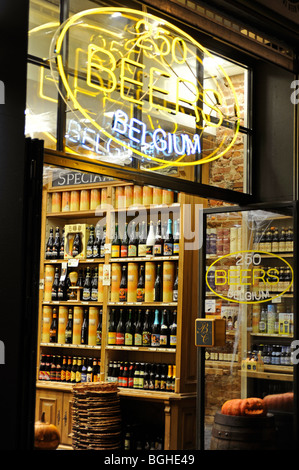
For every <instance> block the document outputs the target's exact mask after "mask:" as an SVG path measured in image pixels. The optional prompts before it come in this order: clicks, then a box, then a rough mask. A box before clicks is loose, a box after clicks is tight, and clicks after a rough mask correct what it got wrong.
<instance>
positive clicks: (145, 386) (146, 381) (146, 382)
mask: <svg viewBox="0 0 299 470" xmlns="http://www.w3.org/2000/svg"><path fill="white" fill-rule="evenodd" d="M149 369H150V365H149V363H148V362H147V363H146V364H145V366H144V376H143V389H144V390H148V389H149Z"/></svg>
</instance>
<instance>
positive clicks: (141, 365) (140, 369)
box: [138, 362, 144, 390]
mask: <svg viewBox="0 0 299 470" xmlns="http://www.w3.org/2000/svg"><path fill="white" fill-rule="evenodd" d="M143 387H144V362H141V364H140V368H139V384H138V388H139V389H141V390H142V389H143Z"/></svg>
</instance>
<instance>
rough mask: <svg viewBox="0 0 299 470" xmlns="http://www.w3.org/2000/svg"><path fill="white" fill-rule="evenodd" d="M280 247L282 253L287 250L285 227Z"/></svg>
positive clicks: (282, 230)
mask: <svg viewBox="0 0 299 470" xmlns="http://www.w3.org/2000/svg"><path fill="white" fill-rule="evenodd" d="M278 248H279V251H280V252H281V253H283V252H284V251H285V250H286V232H285V228H284V227H282V229H281V231H280V235H279V242H278Z"/></svg>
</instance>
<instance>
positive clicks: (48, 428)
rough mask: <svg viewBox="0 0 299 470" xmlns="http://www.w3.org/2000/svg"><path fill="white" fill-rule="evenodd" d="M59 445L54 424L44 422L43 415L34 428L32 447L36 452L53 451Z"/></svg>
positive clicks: (58, 435)
mask: <svg viewBox="0 0 299 470" xmlns="http://www.w3.org/2000/svg"><path fill="white" fill-rule="evenodd" d="M59 443H60V434H59V431H58V429H57V427H56V426H55V425H54V424H50V423H46V422H45V413H44V412H43V413H42V416H41V419H40V421H36V422H35V426H34V447H35V449H38V450H55V449H56V448H57V447H58V446H59Z"/></svg>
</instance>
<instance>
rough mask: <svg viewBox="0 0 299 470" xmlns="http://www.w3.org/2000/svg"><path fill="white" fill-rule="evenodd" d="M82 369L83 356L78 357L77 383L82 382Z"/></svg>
mask: <svg viewBox="0 0 299 470" xmlns="http://www.w3.org/2000/svg"><path fill="white" fill-rule="evenodd" d="M81 369H82V359H81V357H78V361H77V369H76V378H75V381H76V383H80V382H81Z"/></svg>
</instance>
